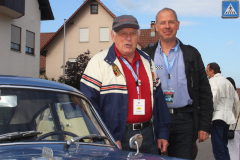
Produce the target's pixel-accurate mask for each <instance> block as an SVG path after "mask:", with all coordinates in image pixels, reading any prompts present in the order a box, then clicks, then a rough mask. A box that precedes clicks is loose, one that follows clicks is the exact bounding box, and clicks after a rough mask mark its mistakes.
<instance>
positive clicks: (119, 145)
mask: <svg viewBox="0 0 240 160" xmlns="http://www.w3.org/2000/svg"><path fill="white" fill-rule="evenodd" d="M117 145H118V147H119V148H120V149H122V145H121V142H120V141H117Z"/></svg>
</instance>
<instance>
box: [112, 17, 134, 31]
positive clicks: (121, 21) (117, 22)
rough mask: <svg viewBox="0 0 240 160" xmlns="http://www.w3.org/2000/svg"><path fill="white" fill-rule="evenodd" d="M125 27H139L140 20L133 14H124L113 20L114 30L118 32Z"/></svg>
mask: <svg viewBox="0 0 240 160" xmlns="http://www.w3.org/2000/svg"><path fill="white" fill-rule="evenodd" d="M123 28H134V29H139V25H138V21H137V19H136V18H135V17H133V16H131V15H122V16H119V17H116V18H115V19H114V20H113V25H112V30H114V31H115V32H118V31H120V30H122V29H123Z"/></svg>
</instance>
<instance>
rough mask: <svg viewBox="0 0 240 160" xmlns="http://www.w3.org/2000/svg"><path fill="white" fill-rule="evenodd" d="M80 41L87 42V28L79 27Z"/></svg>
mask: <svg viewBox="0 0 240 160" xmlns="http://www.w3.org/2000/svg"><path fill="white" fill-rule="evenodd" d="M80 42H88V28H80Z"/></svg>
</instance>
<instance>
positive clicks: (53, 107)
mask: <svg viewBox="0 0 240 160" xmlns="http://www.w3.org/2000/svg"><path fill="white" fill-rule="evenodd" d="M141 143H142V135H139V134H138V135H135V136H133V137H132V138H131V139H130V140H129V145H130V147H131V148H134V149H136V152H128V151H123V150H120V149H119V148H118V146H117V144H116V142H115V140H114V139H113V137H112V135H111V134H110V133H109V131H108V129H107V128H106V127H105V125H104V123H103V121H102V120H101V118H100V117H99V115H98V113H97V112H96V111H95V109H94V108H93V106H92V105H91V103H90V102H89V100H88V99H87V98H86V97H85V96H84V95H83V94H82V93H81V92H79V91H78V90H77V89H75V88H72V87H70V86H67V85H64V84H61V83H57V82H53V81H48V80H43V79H36V78H27V77H15V76H0V159H14V160H20V159H21V160H23V159H32V160H44V159H55V160H59V159H62V160H65V159H76V160H77V159H88V160H90V159H109V160H110V159H129V160H130V159H151V160H155V159H159V160H160V159H165V160H172V159H177V158H171V157H164V156H156V155H150V154H142V153H139V152H138V148H139V147H140V146H141Z"/></svg>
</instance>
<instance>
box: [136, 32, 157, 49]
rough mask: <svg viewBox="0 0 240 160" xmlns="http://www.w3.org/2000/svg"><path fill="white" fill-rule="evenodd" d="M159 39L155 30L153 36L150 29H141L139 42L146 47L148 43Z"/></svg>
mask: <svg viewBox="0 0 240 160" xmlns="http://www.w3.org/2000/svg"><path fill="white" fill-rule="evenodd" d="M158 40H159V34H158V32H155V36H151V29H141V32H140V40H139V41H140V42H141V43H142V45H143V46H144V48H145V47H147V46H148V45H149V44H150V43H154V44H155V43H156V42H157V41H158Z"/></svg>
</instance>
